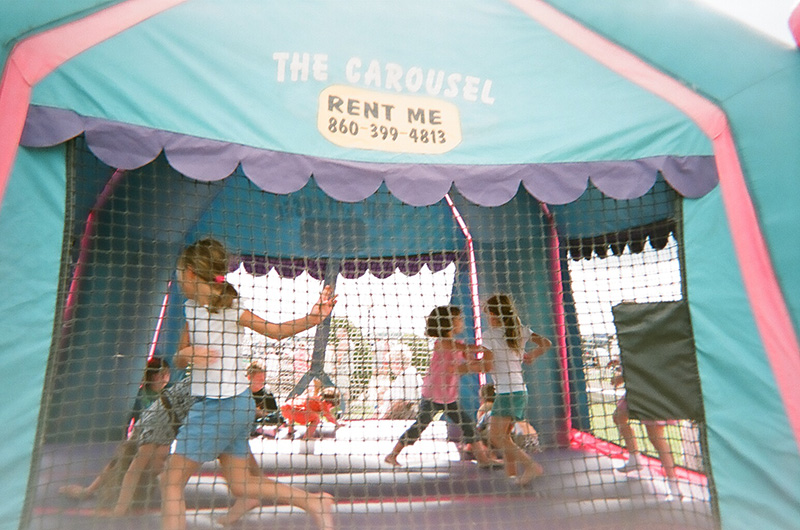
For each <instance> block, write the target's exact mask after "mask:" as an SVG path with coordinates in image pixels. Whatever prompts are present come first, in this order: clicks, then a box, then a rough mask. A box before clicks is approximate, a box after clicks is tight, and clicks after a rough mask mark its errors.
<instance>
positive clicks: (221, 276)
mask: <svg viewBox="0 0 800 530" xmlns="http://www.w3.org/2000/svg"><path fill="white" fill-rule="evenodd" d="M178 268H180V269H190V270H191V271H192V272H193V273H194V274H195V276H197V277H198V278H199V279H200V280H202V281H204V282H206V283H207V284H209V285H210V286H212V291H214V293H215V294H214V295H213V296H212V297H211V301H210V303H209V305H208V308H209V310H210V311H211V312H212V313H216V312H217V311H219V310H220V309H224V308H228V307H231V306H232V305H233V301H234V300H236V299H237V298H238V297H239V293H238V292H236V288H235V287H234V286H233V285H231V284H230V283H228V281H227V280H226V279H225V275H226V274H228V251H227V250H225V246H224V245H223V244H222V243H220V242H219V241H217V240H216V239H211V238H206V239H201V240H199V241H196V242H194V243H192V244H191V245H189V246H188V247H186V248H185V249H184V251H183V252H182V253H181V257H180V258H179V259H178ZM217 286H219V287H217Z"/></svg>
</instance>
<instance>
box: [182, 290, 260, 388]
mask: <svg viewBox="0 0 800 530" xmlns="http://www.w3.org/2000/svg"><path fill="white" fill-rule="evenodd" d="M242 312H243V310H242V309H239V303H238V300H234V302H233V307H230V308H227V309H220V310H219V311H217V312H216V313H211V312H209V311H208V309H207V308H206V307H205V306H201V305H198V304H197V302H195V301H194V300H187V301H186V303H185V304H184V313H185V315H186V324H187V326H188V328H189V341H190V342H191V344H192V345H193V346H203V347H206V348H209V349H213V350H217V351H219V352H221V354H222V357H221V359H220V360H219V361H217V362H215V363H213V364H212V365H211V366H208V367H194V366H193V367H192V373H191V377H192V395H193V396H199V397H207V398H215V399H219V398H226V397H232V396H237V395H239V394H241V393H242V392H245V391H247V390H248V389H249V387H250V383H249V381H248V380H247V365H248V363H249V359H248V355H247V352H246V351H245V347H244V338H245V335H244V329H243V328H242V326H240V325H239V318H240V317H241V315H242Z"/></svg>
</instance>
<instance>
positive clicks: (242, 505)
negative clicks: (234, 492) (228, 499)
mask: <svg viewBox="0 0 800 530" xmlns="http://www.w3.org/2000/svg"><path fill="white" fill-rule="evenodd" d="M258 506H261V501H260V500H259V499H244V498H238V499H236V502H235V503H233V506H231V507H230V508H229V509H228V512H227V513H225V514H224V515H220V516H219V517H217V518H216V519H215V521H216V522H217V523H219V524H221V525H222V526H230V525H232V524H234V523H236V522H237V521H238V520H239V519H241V518H242V517H244V514H246V513H247V512H249V511H250V510H252V509H253V508H257V507H258Z"/></svg>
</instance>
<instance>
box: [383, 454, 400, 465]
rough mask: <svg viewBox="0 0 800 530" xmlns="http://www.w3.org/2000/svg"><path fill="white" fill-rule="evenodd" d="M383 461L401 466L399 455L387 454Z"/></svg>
mask: <svg viewBox="0 0 800 530" xmlns="http://www.w3.org/2000/svg"><path fill="white" fill-rule="evenodd" d="M383 461H384V462H386V463H387V464H391V465H393V466H394V467H399V466H400V462H398V461H397V455H394V454H391V455H387V456H386V458H384V459H383Z"/></svg>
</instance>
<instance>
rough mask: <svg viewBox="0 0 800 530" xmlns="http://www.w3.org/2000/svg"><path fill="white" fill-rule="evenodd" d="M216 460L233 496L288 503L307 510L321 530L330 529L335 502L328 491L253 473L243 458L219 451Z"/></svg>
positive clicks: (331, 527)
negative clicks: (283, 482)
mask: <svg viewBox="0 0 800 530" xmlns="http://www.w3.org/2000/svg"><path fill="white" fill-rule="evenodd" d="M219 461H220V464H221V465H222V473H223V475H224V476H225V479H226V480H227V482H228V487H229V488H230V489H231V493H233V495H234V496H236V497H247V498H252V499H271V500H275V501H278V502H289V503H290V504H292V505H293V506H297V507H298V508H301V509H303V510H305V511H306V512H308V514H309V515H310V516H311V517H312V518H313V519H314V522H315V523H316V524H317V526H318V527H319V528H320V530H331V529H333V505H334V503H333V497H331V496H330V495H329V494H327V493H320V494H313V493H309V492H307V491H305V490H302V489H299V488H295V487H293V486H289V485H288V484H282V483H280V482H275V481H273V480H270V479H268V478H266V477H264V476H263V475H262V474H259V475H253V474H252V472H251V471H250V470H249V469H248V465H247V459H246V458H241V457H235V456H232V455H229V454H222V455H220V457H219Z"/></svg>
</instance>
